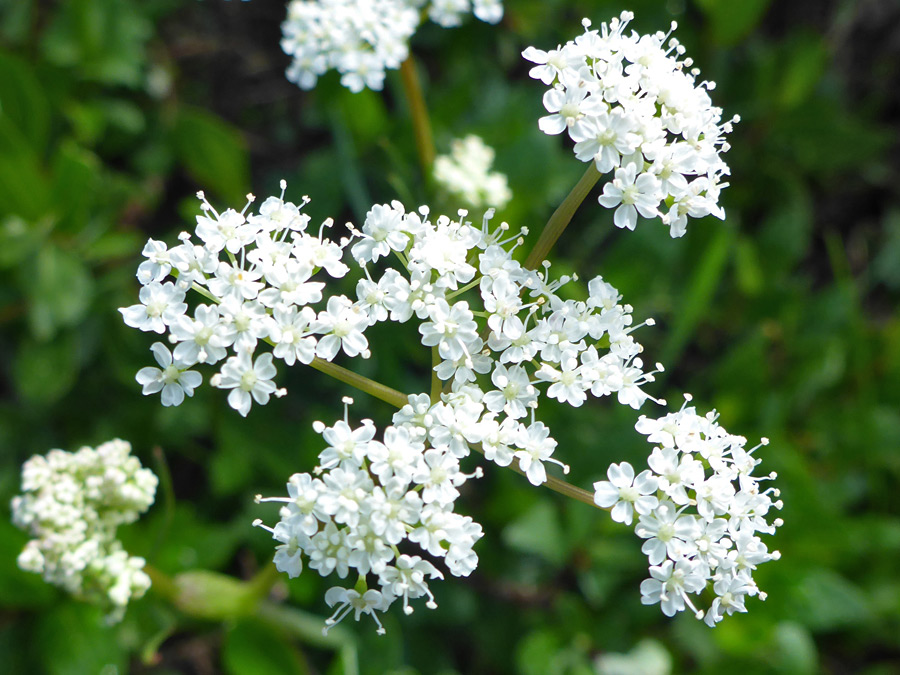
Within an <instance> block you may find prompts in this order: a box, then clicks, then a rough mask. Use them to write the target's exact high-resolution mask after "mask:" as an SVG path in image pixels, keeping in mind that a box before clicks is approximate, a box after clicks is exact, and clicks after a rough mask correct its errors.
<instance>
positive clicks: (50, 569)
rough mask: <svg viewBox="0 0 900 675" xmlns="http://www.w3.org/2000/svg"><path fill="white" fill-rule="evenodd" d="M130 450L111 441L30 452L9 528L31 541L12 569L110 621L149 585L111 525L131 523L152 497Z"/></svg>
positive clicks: (149, 478) (152, 485) (152, 480)
mask: <svg viewBox="0 0 900 675" xmlns="http://www.w3.org/2000/svg"><path fill="white" fill-rule="evenodd" d="M130 453H131V446H130V445H129V444H128V443H127V442H125V441H121V440H113V441H109V442H108V443H104V444H103V445H100V446H98V447H97V449H96V450H95V449H94V448H89V447H84V448H81V449H80V450H78V452H65V451H63V450H51V451H50V452H49V453H47V455H46V456H41V455H35V456H34V457H32V458H31V459H29V460H28V461H27V462H25V464H24V465H23V467H22V491H23V493H24V494H22V495H20V496H17V497H14V498H13V500H12V518H13V523H15V524H16V525H17V526H18V527H20V528H21V529H23V530H26V531H27V532H28V533H29V534H30V535H31V536H32V537H34V539H31V540H30V541H29V542H28V543H27V544H26V546H25V549H24V550H23V551H22V553H21V554H19V559H18V563H19V567H21V568H22V569H23V570H26V571H29V572H35V573H37V574H41V575H43V577H44V580H45V581H47V582H48V583H51V584H53V585H55V586H60V587H61V588H63V589H65V590H66V591H68V592H69V593H72V594H74V595H76V596H79V597H83V598H85V599H88V600H92V601H95V602H98V603H99V604H101V605H103V606H104V607H105V608H106V609H107V610H108V612H109V613H108V619H109V620H110V621H111V622H114V621H118V620H119V619H121V617H122V615H123V614H124V612H125V606H126V605H127V604H128V601H129V600H130V599H131V598H135V599H136V598H140V597H141V596H142V595H144V593H145V592H146V591H147V589H148V588H150V578H149V577H148V576H147V575H146V574H145V573H144V572H143V567H144V559H143V558H138V557H136V556H129V555H128V553H127V552H126V551H124V550H123V549H122V545H121V543H120V542H119V540H118V539H116V529H117V528H118V526H119V525H123V524H126V523H131V522H134V521H135V520H137V518H138V516H139V515H140V514H141V513H143V512H145V511H146V510H147V509H148V508H150V505H151V504H152V503H153V500H154V498H155V496H156V485H157V478H156V476H155V475H154V474H153V472H152V471H150V470H149V469H144V468H141V463H140V462H139V461H138V459H137V458H136V457H132V456H131V454H130Z"/></svg>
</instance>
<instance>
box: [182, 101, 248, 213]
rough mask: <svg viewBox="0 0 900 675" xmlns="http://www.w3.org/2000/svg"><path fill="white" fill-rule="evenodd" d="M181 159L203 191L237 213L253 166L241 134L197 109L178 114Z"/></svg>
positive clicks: (245, 192)
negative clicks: (235, 209) (225, 203)
mask: <svg viewBox="0 0 900 675" xmlns="http://www.w3.org/2000/svg"><path fill="white" fill-rule="evenodd" d="M172 140H173V143H174V145H175V150H176V152H177V154H178V157H179V159H180V160H181V162H182V163H183V164H184V166H185V167H186V168H187V170H188V172H189V173H190V174H191V177H192V178H193V179H194V180H196V181H197V183H198V184H199V185H200V186H201V188H202V189H204V190H206V189H208V190H210V191H212V192H215V193H216V194H217V195H218V196H219V197H220V198H222V199H225V200H227V201H228V206H230V207H232V208H234V207H237V208H238V210H240V209H241V208H243V206H244V198H245V196H246V194H247V192H248V191H249V186H250V164H249V158H248V156H247V148H246V143H245V142H244V139H243V137H242V136H241V134H240V132H239V131H238V130H237V129H235V128H234V127H232V126H231V125H230V124H227V123H226V122H224V121H223V120H222V119H220V118H218V117H216V116H215V115H211V114H210V113H208V112H205V111H203V110H200V109H197V108H183V109H181V110H180V111H179V114H178V117H177V119H176V120H175V125H174V127H173V129H172Z"/></svg>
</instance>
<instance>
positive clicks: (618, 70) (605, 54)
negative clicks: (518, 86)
mask: <svg viewBox="0 0 900 675" xmlns="http://www.w3.org/2000/svg"><path fill="white" fill-rule="evenodd" d="M632 18H633V14H632V13H631V12H623V13H622V15H621V16H620V17H619V18H614V19H613V20H612V21H610V22H609V24H605V23H604V24H602V25H601V27H600V30H599V31H598V30H591V29H590V26H591V22H590V21H588V20H587V19H585V20H584V22H583V23H584V26H585V32H584V34H583V35H580V36H578V37H577V38H575V40H573V41H569V42H567V43H566V44H565V45H564V46H562V47H558V48H557V49H554V50H551V51H549V52H546V51H543V50H540V49H536V48H534V47H529V48H528V49H526V50H525V51H524V52H523V56H524V57H525V58H526V59H528V60H529V61H532V62H534V63H536V64H537V65H536V66H535V67H533V68H532V69H531V73H530V74H531V76H532V77H533V78H535V79H538V80H540V81H541V82H543V83H544V84H546V85H550V89H548V90H547V92H546V93H545V94H544V107H545V108H546V109H547V111H548V112H549V113H550V114H549V115H547V116H546V117H542V118H541V119H540V122H539V126H540V128H541V130H542V131H544V133H547V134H560V133H562V132H563V131H566V132H568V134H569V137H570V138H571V139H572V140H573V141H574V142H575V156H576V157H577V158H578V159H580V160H581V161H583V162H590V161H593V162H595V164H596V166H597V170H598V171H599V172H600V173H608V172H611V171H614V172H615V173H614V177H613V180H612V181H610V182H609V183H607V184H606V185H605V186H604V189H603V194H602V195H601V196H600V198H599V201H600V204H602V205H603V206H605V207H606V208H615V209H616V211H615V214H614V221H615V224H616V225H617V226H618V227H623V228H628V229H630V230H633V229H634V228H635V225H636V224H637V220H638V215H640V216H642V217H644V218H654V217H657V216H659V217H661V219H662V221H663V222H664V223H665V224H667V225H668V226H669V231H670V234H671V235H672V236H673V237H680V236H682V235H683V234H684V233H685V229H686V227H687V221H688V218H689V217H690V218H701V217H703V216H707V215H713V216H716V217H717V218H724V217H725V212H724V210H723V209H722V207H721V206H719V203H718V201H719V193H720V191H721V190H722V188H724V187H726V186H727V183H723V182H722V178H723V176H727V175H728V174H729V170H728V166H727V165H726V164H725V162H724V161H723V160H722V158H721V157H720V153H723V152H725V151H726V150H728V144H727V142H726V141H725V139H724V134H725V133H728V132H729V131H731V127H732V123H733V122H736V121H737V118H736V117H735V118H733V119H732V120H731V121H727V122H722V110H721V109H720V108H717V107H715V106H713V105H712V102H711V100H710V97H709V90H711V89H713V88H714V83H713V82H709V81H703V82H700V83H699V84H698V83H697V81H696V77H697V75H698V74H699V71H698V70H697V69H692V68H691V65H692V61H691V59H689V58H686V59H681V57H682V55H683V54H684V47H683V46H682V45H681V44H680V43H679V42H678V40H676V39H675V38H670V37H669V36H670V35H671V31H670V32H669V33H662V32H658V33H655V34H653V35H639V34H638V33H636V32H634V31H632V33H631V34H630V35H627V34H626V33H625V29H626V27H627V26H628V23H629V22H630V21H631V19H632ZM674 29H675V23H674V22H673V23H672V30H674ZM679 59H681V60H679Z"/></svg>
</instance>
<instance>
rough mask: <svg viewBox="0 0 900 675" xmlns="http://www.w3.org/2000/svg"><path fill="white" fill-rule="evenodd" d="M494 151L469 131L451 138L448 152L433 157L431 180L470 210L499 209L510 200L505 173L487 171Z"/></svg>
mask: <svg viewBox="0 0 900 675" xmlns="http://www.w3.org/2000/svg"><path fill="white" fill-rule="evenodd" d="M493 164H494V150H493V148H491V147H490V146H488V145H485V143H484V141H483V140H481V138H480V137H478V136H475V135H474V134H470V135H468V136H466V137H465V138H457V139H454V140H453V142H452V143H451V145H450V154H449V155H439V156H438V157H436V158H435V160H434V179H435V181H437V183H438V185H439V186H440V187H441V188H443V189H444V190H445V191H446V192H447V193H448V194H449V195H451V196H452V197H454V198H455V199H458V200H459V201H461V202H463V203H464V204H466V205H467V206H469V207H471V208H474V209H483V208H495V209H502V208H503V207H504V206H506V205H507V203H509V200H510V199H512V191H510V189H509V184H508V183H507V180H506V176H505V175H503V174H502V173H500V172H498V171H491V166H493Z"/></svg>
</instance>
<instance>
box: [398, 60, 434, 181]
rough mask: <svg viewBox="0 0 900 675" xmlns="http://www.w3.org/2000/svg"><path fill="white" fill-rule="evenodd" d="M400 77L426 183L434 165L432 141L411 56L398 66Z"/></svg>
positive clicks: (417, 76)
mask: <svg viewBox="0 0 900 675" xmlns="http://www.w3.org/2000/svg"><path fill="white" fill-rule="evenodd" d="M400 77H401V79H402V80H403V89H404V90H405V91H406V98H407V101H408V102H409V112H410V114H411V115H412V123H413V133H414V135H415V138H416V149H417V150H418V152H419V164H421V166H422V174H423V175H424V176H425V180H426V181H427V180H428V179H429V178H430V177H431V167H432V165H433V164H434V155H435V152H434V139H433V137H432V135H431V120H430V119H429V118H428V108H427V107H426V106H425V97H424V96H423V95H422V84H421V82H420V81H419V73H418V72H417V70H416V62H415V59H414V58H413V55H412V54H410V55H409V57H408V58H407V59H406V61H404V62H403V63H401V64H400Z"/></svg>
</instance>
